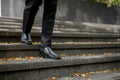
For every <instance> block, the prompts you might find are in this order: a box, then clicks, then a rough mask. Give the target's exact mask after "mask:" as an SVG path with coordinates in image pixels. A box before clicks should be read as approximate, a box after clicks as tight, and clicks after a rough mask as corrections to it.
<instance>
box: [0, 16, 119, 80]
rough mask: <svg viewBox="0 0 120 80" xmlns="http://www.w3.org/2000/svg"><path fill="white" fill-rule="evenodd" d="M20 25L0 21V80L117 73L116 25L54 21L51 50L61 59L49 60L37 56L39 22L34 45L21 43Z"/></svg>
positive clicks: (46, 79) (76, 79)
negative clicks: (103, 71)
mask: <svg viewBox="0 0 120 80" xmlns="http://www.w3.org/2000/svg"><path fill="white" fill-rule="evenodd" d="M21 22H22V20H21V19H13V18H0V80H42V79H43V80H66V78H64V77H70V78H68V80H69V79H70V80H82V78H81V77H80V76H77V77H76V76H74V77H72V74H74V73H86V72H91V71H97V70H99V71H100V70H101V71H102V70H111V69H115V70H116V71H117V72H119V71H120V26H119V25H108V24H96V23H79V22H70V21H59V20H56V23H55V28H54V34H53V42H52V44H53V45H52V48H53V49H54V51H55V52H56V53H57V54H60V55H61V56H62V59H61V60H51V59H44V58H42V57H41V56H39V48H40V35H41V34H40V31H41V27H39V26H41V21H40V24H39V23H37V22H35V24H34V27H33V29H32V33H31V35H32V39H33V45H25V44H22V43H20V36H21ZM116 71H114V70H113V71H111V73H112V74H115V73H117V72H116ZM101 74H102V73H101ZM104 74H105V73H104ZM106 75H108V73H106ZM117 76H118V75H117ZM51 77H55V78H53V79H51ZM84 80H87V78H85V79H84ZM106 80H107V79H106ZM108 80H109V79H108Z"/></svg>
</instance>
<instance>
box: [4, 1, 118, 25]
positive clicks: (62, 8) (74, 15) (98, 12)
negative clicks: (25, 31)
mask: <svg viewBox="0 0 120 80" xmlns="http://www.w3.org/2000/svg"><path fill="white" fill-rule="evenodd" d="M23 8H24V0H2V16H7V17H18V18H22V13H23ZM42 13H43V9H42V7H40V9H39V12H38V15H37V16H38V17H37V18H39V19H41V18H42ZM56 18H57V19H60V20H69V21H79V22H95V23H106V24H120V7H111V8H107V7H106V5H104V4H99V3H94V2H87V1H81V0H59V2H58V10H57V15H56Z"/></svg>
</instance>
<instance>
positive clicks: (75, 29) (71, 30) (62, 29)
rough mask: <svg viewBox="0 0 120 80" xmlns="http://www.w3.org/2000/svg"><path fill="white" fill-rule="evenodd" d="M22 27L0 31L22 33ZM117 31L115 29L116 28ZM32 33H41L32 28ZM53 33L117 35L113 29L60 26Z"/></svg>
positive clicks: (6, 26) (11, 27) (8, 27)
mask: <svg viewBox="0 0 120 80" xmlns="http://www.w3.org/2000/svg"><path fill="white" fill-rule="evenodd" d="M21 28H22V26H12V25H11V26H10V25H2V24H1V25H0V31H15V30H17V31H22V29H21ZM116 29H117V28H116ZM32 31H33V32H35V31H37V32H40V31H41V27H33V28H32ZM54 31H58V32H69V33H80V32H90V33H111V34H118V32H115V30H114V29H111V30H106V29H94V28H90V29H86V28H81V27H73V26H71V27H67V26H66V27H62V26H58V25H55V28H54Z"/></svg>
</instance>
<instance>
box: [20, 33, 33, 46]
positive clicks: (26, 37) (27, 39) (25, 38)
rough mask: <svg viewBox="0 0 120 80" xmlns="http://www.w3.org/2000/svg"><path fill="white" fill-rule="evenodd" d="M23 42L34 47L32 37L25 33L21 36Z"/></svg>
mask: <svg viewBox="0 0 120 80" xmlns="http://www.w3.org/2000/svg"><path fill="white" fill-rule="evenodd" d="M21 42H22V43H25V44H28V45H32V40H31V35H30V34H26V33H23V34H22V36H21Z"/></svg>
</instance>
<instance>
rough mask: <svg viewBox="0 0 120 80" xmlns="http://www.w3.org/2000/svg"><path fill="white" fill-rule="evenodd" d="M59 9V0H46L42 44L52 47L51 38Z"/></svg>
mask: <svg viewBox="0 0 120 80" xmlns="http://www.w3.org/2000/svg"><path fill="white" fill-rule="evenodd" d="M56 10H57V0H44V13H43V24H42V36H41V42H42V44H41V46H42V47H46V46H49V47H51V39H52V33H53V27H54V21H55V14H56Z"/></svg>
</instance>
